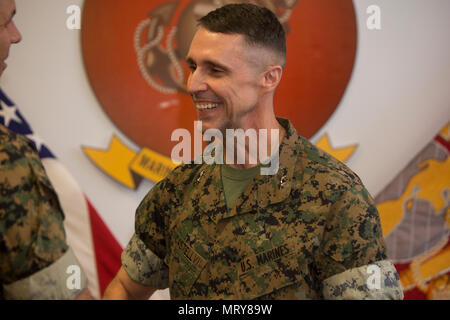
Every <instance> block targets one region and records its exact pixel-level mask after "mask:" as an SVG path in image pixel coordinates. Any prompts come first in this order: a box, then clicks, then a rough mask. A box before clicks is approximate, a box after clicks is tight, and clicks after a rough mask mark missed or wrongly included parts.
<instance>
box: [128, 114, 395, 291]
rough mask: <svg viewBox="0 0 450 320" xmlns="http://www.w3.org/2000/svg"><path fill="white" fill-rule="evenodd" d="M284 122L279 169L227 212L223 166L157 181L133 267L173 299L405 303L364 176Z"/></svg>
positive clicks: (185, 168)
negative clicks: (364, 300) (323, 300)
mask: <svg viewBox="0 0 450 320" xmlns="http://www.w3.org/2000/svg"><path fill="white" fill-rule="evenodd" d="M278 120H279V122H280V123H281V124H282V125H283V127H285V128H286V136H285V137H284V138H283V140H282V142H281V145H280V153H279V160H280V162H279V170H278V172H277V173H276V174H275V175H258V176H257V177H256V178H255V179H254V180H253V182H252V183H250V185H249V186H248V188H247V189H246V190H245V191H244V193H243V194H242V195H241V196H240V197H239V198H238V199H237V200H236V201H235V202H234V204H233V206H232V207H230V208H229V209H228V208H227V206H226V203H225V198H224V192H223V187H222V182H221V175H220V165H217V164H213V165H207V164H202V165H195V164H187V165H180V166H178V167H177V168H175V169H174V170H173V171H172V172H171V173H170V174H169V176H168V177H167V178H166V179H164V180H162V181H160V182H159V183H158V184H157V185H155V186H154V187H153V188H152V189H151V190H150V192H149V193H148V194H147V196H146V197H145V198H144V199H143V201H142V202H141V204H140V205H139V207H138V209H137V211H136V225H135V235H134V236H133V237H132V239H131V240H130V243H129V244H128V246H127V248H126V249H125V250H124V252H123V254H122V264H123V266H124V268H125V270H126V271H127V272H128V274H129V275H130V277H131V278H132V279H134V280H135V281H138V282H140V283H142V284H144V285H150V286H153V287H155V288H157V289H162V288H167V287H169V288H170V295H171V298H172V299H402V298H403V291H402V288H401V285H400V281H399V277H398V274H397V272H396V270H395V268H394V266H393V264H392V263H391V262H390V261H388V260H386V248H385V245H384V241H383V238H382V232H381V227H380V221H379V215H378V211H377V209H376V207H375V204H374V202H373V200H372V198H371V196H370V195H369V193H368V191H367V190H366V189H365V188H364V186H363V185H362V183H361V181H360V179H359V177H358V176H357V175H356V174H355V173H353V172H352V171H351V170H350V169H349V168H347V167H346V166H345V165H344V164H343V163H341V162H339V161H337V160H336V159H334V158H332V157H331V156H329V155H328V154H327V153H325V152H323V151H321V150H320V149H318V148H316V147H315V146H314V145H312V144H311V143H310V142H308V141H307V140H306V139H304V138H302V137H300V136H299V135H298V134H297V132H296V130H295V128H294V127H293V126H292V125H291V123H290V122H289V121H288V120H286V119H278ZM167 266H168V267H167ZM369 267H370V268H369ZM373 275H375V276H376V277H377V279H378V281H377V280H376V279H375V278H373V277H372V278H371V276H373ZM374 279H375V280H374ZM368 283H369V285H367V284H368Z"/></svg>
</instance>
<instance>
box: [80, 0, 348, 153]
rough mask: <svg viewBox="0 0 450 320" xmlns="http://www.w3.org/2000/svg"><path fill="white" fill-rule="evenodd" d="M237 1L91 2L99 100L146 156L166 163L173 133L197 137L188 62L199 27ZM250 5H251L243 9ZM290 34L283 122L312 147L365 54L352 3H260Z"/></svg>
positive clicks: (89, 34) (86, 54) (92, 70)
mask: <svg viewBox="0 0 450 320" xmlns="http://www.w3.org/2000/svg"><path fill="white" fill-rule="evenodd" d="M227 2H235V1H232V0H220V1H219V0H193V1H188V0H178V1H175V2H169V1H167V0H154V1H147V0H134V1H132V2H130V1H110V0H86V1H85V2H84V8H83V21H82V50H83V58H84V63H85V68H86V72H87V75H88V78H89V81H90V84H91V86H92V88H93V90H94V92H95V95H96V97H97V99H98V101H99V103H100V105H101V106H102V108H103V110H104V111H105V112H106V114H107V115H108V117H109V118H110V119H111V120H112V121H113V122H114V124H115V125H116V126H117V127H118V128H119V129H120V130H121V131H122V132H123V133H124V134H125V135H126V136H127V137H129V138H130V139H131V140H132V141H134V142H135V143H136V144H137V145H139V146H140V147H147V148H150V149H152V150H154V151H157V152H159V153H161V154H164V155H166V156H170V153H171V150H172V148H173V147H174V146H175V145H176V144H177V143H178V142H171V141H170V137H171V134H172V132H173V130H175V129H177V128H186V129H187V130H189V131H190V132H191V133H193V130H194V128H193V121H195V120H196V112H195V109H194V107H193V104H192V101H191V98H190V97H189V95H187V94H186V91H185V83H186V78H187V74H188V69H187V66H186V64H185V62H184V60H183V59H184V57H185V56H186V53H187V50H188V48H189V44H190V42H191V40H192V37H193V35H194V32H195V26H196V19H198V18H199V17H201V16H202V15H204V14H206V13H207V12H208V11H209V10H212V9H214V8H216V7H217V6H218V5H220V4H226V3H227ZM242 2H244V1H242ZM246 2H253V3H256V4H260V5H265V6H267V7H268V8H269V9H271V10H272V11H274V12H275V13H276V14H277V16H278V18H279V19H280V21H281V22H282V23H283V26H284V27H285V29H286V31H287V64H286V69H285V71H284V74H283V79H282V80H281V84H280V86H279V87H278V89H277V92H276V95H275V114H276V115H277V116H281V117H286V118H289V119H290V120H291V121H292V123H293V124H294V126H295V127H296V128H297V130H298V131H299V133H300V134H301V135H303V136H304V137H307V138H310V137H311V136H312V135H313V134H314V133H315V132H317V131H318V130H319V129H320V128H321V127H322V126H323V125H324V123H325V122H326V121H327V120H328V119H329V117H330V116H331V114H332V113H333V112H334V110H335V109H336V108H337V106H338V104H339V101H340V100H341V98H342V95H343V93H344V91H345V89H346V87H347V84H348V81H349V79H350V76H351V73H352V69H353V64H354V60H355V53H356V19H355V12H354V8H353V3H352V0H339V1H336V0H321V1H317V0H302V1H296V0H273V1H271V0H253V1H246Z"/></svg>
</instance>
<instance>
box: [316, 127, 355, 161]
mask: <svg viewBox="0 0 450 320" xmlns="http://www.w3.org/2000/svg"><path fill="white" fill-rule="evenodd" d="M316 147H319V148H320V149H322V150H323V151H325V152H327V153H328V154H330V155H332V156H333V157H335V158H336V159H338V160H339V161H342V162H345V161H347V159H348V158H350V156H351V155H352V154H353V153H354V152H355V150H356V148H357V147H358V145H357V144H354V145H351V146H346V147H340V148H333V146H332V145H331V143H330V139H329V138H328V134H326V133H325V134H324V135H323V136H322V137H321V138H320V139H319V141H317V142H316Z"/></svg>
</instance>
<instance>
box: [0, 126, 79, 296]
mask: <svg viewBox="0 0 450 320" xmlns="http://www.w3.org/2000/svg"><path fill="white" fill-rule="evenodd" d="M63 220H64V216H63V212H62V210H61V207H60V204H59V200H58V197H57V195H56V193H55V191H54V189H53V187H52V185H51V183H50V181H49V179H48V177H47V175H46V173H45V170H44V167H43V166H42V163H41V161H40V159H39V156H38V154H37V152H36V150H35V149H34V148H33V145H32V143H31V142H30V141H29V140H28V139H26V138H25V137H23V136H21V135H18V134H15V133H13V132H11V131H9V130H8V129H6V128H5V127H4V126H2V125H0V299H5V298H6V299H72V298H75V297H76V296H78V295H79V294H80V293H81V291H83V290H84V289H85V288H86V277H85V275H84V274H83V272H82V270H81V269H80V270H81V281H80V282H81V288H80V289H72V290H71V289H69V288H67V286H66V281H67V279H68V277H69V276H70V274H68V273H67V272H66V270H67V268H68V267H69V266H71V265H79V264H78V261H77V259H76V257H75V255H74V254H73V252H72V250H71V249H70V248H69V247H68V246H67V244H66V241H65V232H64V227H63Z"/></svg>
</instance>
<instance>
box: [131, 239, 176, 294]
mask: <svg viewBox="0 0 450 320" xmlns="http://www.w3.org/2000/svg"><path fill="white" fill-rule="evenodd" d="M122 266H123V268H124V269H125V271H126V272H127V273H128V275H129V276H130V278H131V279H133V280H134V281H136V282H138V283H140V284H142V285H144V286H151V287H153V288H155V289H166V288H168V287H169V268H168V267H167V265H166V264H165V263H164V261H162V260H161V259H160V258H159V257H158V256H156V255H155V254H154V253H153V252H152V251H151V250H149V249H148V248H147V246H146V245H145V244H144V242H143V241H142V240H141V239H140V238H139V237H138V236H137V235H136V234H134V235H133V236H132V237H131V240H130V242H129V243H128V245H127V247H126V248H125V250H124V251H123V252H122Z"/></svg>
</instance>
